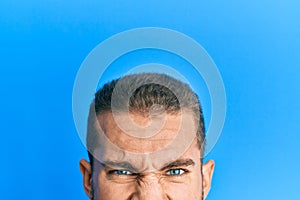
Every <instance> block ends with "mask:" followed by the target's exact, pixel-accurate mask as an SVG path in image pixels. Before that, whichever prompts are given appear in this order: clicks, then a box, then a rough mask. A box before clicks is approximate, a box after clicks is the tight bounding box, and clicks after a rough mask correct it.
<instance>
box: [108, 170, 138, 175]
mask: <svg viewBox="0 0 300 200" xmlns="http://www.w3.org/2000/svg"><path fill="white" fill-rule="evenodd" d="M118 172H128V174H123V173H120V174H119V173H118ZM108 174H111V175H117V176H129V175H134V173H132V172H131V171H129V170H121V169H115V170H110V171H108Z"/></svg>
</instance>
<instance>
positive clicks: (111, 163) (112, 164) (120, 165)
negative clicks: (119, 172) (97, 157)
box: [100, 160, 138, 172]
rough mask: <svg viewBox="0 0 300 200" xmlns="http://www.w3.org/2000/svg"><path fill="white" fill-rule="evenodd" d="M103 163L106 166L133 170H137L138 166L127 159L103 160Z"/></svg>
mask: <svg viewBox="0 0 300 200" xmlns="http://www.w3.org/2000/svg"><path fill="white" fill-rule="evenodd" d="M100 164H101V165H103V166H104V167H111V168H122V169H127V170H130V171H132V172H137V171H138V170H137V168H136V167H134V166H133V165H132V164H130V163H129V162H126V161H122V162H119V161H109V160H107V161H103V162H101V163H100Z"/></svg>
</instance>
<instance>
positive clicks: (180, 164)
mask: <svg viewBox="0 0 300 200" xmlns="http://www.w3.org/2000/svg"><path fill="white" fill-rule="evenodd" d="M190 165H195V162H194V161H193V160H192V159H179V160H175V161H173V162H170V163H167V164H166V165H165V166H163V167H162V168H161V171H163V170H166V169H170V168H173V167H183V166H184V167H187V166H190Z"/></svg>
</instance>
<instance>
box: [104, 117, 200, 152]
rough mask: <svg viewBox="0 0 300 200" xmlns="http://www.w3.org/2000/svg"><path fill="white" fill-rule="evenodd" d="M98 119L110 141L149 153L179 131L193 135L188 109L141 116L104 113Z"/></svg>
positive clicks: (135, 150) (173, 137) (193, 126)
mask: <svg viewBox="0 0 300 200" xmlns="http://www.w3.org/2000/svg"><path fill="white" fill-rule="evenodd" d="M98 122H99V123H100V126H101V129H102V130H103V132H104V134H105V135H106V137H107V138H108V139H109V141H110V142H112V143H113V144H115V145H116V146H118V147H119V148H121V149H123V150H125V151H129V152H135V153H149V152H154V151H159V150H161V149H164V148H166V147H167V146H168V145H169V144H170V142H172V141H174V140H175V138H177V137H178V136H179V133H181V134H182V135H185V136H187V135H193V136H194V137H195V136H196V130H197V129H196V125H195V122H194V119H193V115H192V114H191V113H189V112H185V113H177V114H162V115H156V116H150V117H149V116H142V115H140V114H132V113H129V114H126V113H117V114H113V113H105V114H103V115H100V116H98Z"/></svg>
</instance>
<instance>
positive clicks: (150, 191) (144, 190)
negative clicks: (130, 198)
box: [134, 174, 167, 200]
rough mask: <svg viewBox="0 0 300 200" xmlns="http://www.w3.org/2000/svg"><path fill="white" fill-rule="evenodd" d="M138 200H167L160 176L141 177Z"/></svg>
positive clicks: (137, 187)
mask: <svg viewBox="0 0 300 200" xmlns="http://www.w3.org/2000/svg"><path fill="white" fill-rule="evenodd" d="M134 199H138V200H165V199H167V198H166V194H165V193H164V190H163V188H162V185H161V182H160V179H159V177H158V176H156V175H154V174H151V175H146V176H143V177H141V178H140V179H139V180H138V182H137V186H136V198H134Z"/></svg>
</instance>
